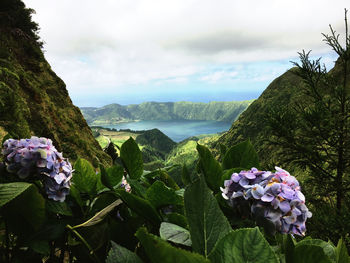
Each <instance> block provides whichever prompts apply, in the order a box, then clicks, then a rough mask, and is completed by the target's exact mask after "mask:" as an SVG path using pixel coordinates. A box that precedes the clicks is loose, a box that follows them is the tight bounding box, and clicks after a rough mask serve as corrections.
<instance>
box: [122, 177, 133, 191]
mask: <svg viewBox="0 0 350 263" xmlns="http://www.w3.org/2000/svg"><path fill="white" fill-rule="evenodd" d="M120 187H121V188H123V187H124V189H125V191H127V192H128V193H130V192H131V186H130V184H129V183H128V182H127V181H126V178H125V176H123V179H122V183H121V184H120Z"/></svg>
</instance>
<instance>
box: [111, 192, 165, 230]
mask: <svg viewBox="0 0 350 263" xmlns="http://www.w3.org/2000/svg"><path fill="white" fill-rule="evenodd" d="M115 193H116V195H117V196H119V197H120V198H121V199H122V200H123V202H124V203H125V204H126V205H127V206H128V207H129V208H130V209H132V210H133V211H135V212H136V213H137V214H138V215H139V216H141V217H143V218H145V219H147V220H149V221H150V222H153V223H154V224H156V225H160V223H161V218H160V215H159V214H158V212H157V211H156V210H155V208H154V207H153V206H152V204H151V203H150V202H149V201H148V200H145V199H143V198H141V197H139V196H136V195H133V194H130V193H128V192H125V191H124V190H123V189H120V190H116V191H115Z"/></svg>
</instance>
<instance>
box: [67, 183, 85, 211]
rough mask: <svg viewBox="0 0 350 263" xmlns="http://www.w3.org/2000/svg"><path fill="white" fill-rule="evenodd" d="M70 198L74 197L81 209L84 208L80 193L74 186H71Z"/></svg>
mask: <svg viewBox="0 0 350 263" xmlns="http://www.w3.org/2000/svg"><path fill="white" fill-rule="evenodd" d="M68 197H72V198H73V199H74V200H75V202H76V203H77V204H78V205H79V206H80V207H83V206H84V203H83V200H82V199H81V197H80V192H79V190H78V189H77V188H76V187H75V186H74V185H71V186H70V190H69V196H68Z"/></svg>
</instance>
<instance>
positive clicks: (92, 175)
mask: <svg viewBox="0 0 350 263" xmlns="http://www.w3.org/2000/svg"><path fill="white" fill-rule="evenodd" d="M97 180H98V178H97V175H96V172H95V169H94V168H93V166H92V165H91V164H90V163H89V162H88V161H87V160H85V159H80V158H79V159H78V160H77V161H76V162H75V164H74V175H73V177H72V181H73V183H74V186H75V187H76V188H77V189H78V190H79V192H81V193H87V194H89V195H90V197H94V196H95V195H96V191H97V189H96V187H97Z"/></svg>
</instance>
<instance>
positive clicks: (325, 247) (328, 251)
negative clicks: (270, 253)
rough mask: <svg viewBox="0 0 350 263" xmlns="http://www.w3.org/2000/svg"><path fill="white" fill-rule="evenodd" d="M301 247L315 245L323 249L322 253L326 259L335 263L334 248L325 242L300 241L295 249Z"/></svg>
mask: <svg viewBox="0 0 350 263" xmlns="http://www.w3.org/2000/svg"><path fill="white" fill-rule="evenodd" d="M302 245H315V246H319V247H321V248H322V249H323V252H324V253H325V254H326V255H327V256H328V258H329V259H330V260H332V261H336V253H335V247H334V246H333V245H332V244H331V243H328V242H326V241H323V240H321V239H306V240H302V241H300V242H299V243H298V244H297V245H296V247H298V246H302Z"/></svg>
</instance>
